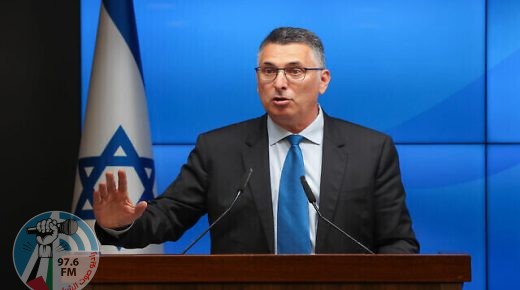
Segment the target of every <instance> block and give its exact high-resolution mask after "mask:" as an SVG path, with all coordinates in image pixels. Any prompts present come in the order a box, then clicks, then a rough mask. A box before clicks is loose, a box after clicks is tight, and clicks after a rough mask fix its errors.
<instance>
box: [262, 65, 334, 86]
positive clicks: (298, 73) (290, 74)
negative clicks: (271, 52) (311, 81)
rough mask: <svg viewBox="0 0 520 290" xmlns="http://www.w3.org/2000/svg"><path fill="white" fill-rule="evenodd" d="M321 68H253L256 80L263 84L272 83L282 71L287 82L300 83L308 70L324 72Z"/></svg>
mask: <svg viewBox="0 0 520 290" xmlns="http://www.w3.org/2000/svg"><path fill="white" fill-rule="evenodd" d="M324 69H325V68H323V67H299V66H291V67H284V68H277V67H274V66H259V67H255V71H256V73H257V74H258V78H259V79H260V80H261V81H264V82H272V81H274V80H275V79H276V77H278V72H279V71H283V73H284V75H285V77H286V78H287V80H290V81H302V80H304V79H305V75H306V74H307V71H308V70H324Z"/></svg>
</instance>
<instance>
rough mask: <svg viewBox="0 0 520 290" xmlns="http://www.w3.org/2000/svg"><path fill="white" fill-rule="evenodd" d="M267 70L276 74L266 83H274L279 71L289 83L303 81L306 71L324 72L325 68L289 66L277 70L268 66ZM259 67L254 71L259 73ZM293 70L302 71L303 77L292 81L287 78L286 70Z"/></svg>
mask: <svg viewBox="0 0 520 290" xmlns="http://www.w3.org/2000/svg"><path fill="white" fill-rule="evenodd" d="M268 67H269V68H271V69H273V70H276V74H275V75H274V78H273V79H272V80H266V81H269V82H274V81H275V80H276V78H277V77H278V74H279V71H281V70H282V71H283V75H284V76H285V78H286V79H287V80H291V81H303V80H304V79H305V77H306V76H307V71H308V70H324V69H325V68H324V67H294V66H292V67H291V66H290V67H283V68H278V67H271V66H268ZM261 68H262V67H261V66H257V67H255V71H256V72H257V73H259V72H261ZM294 68H298V69H303V77H302V78H301V79H293V78H290V77H287V71H286V70H288V69H294Z"/></svg>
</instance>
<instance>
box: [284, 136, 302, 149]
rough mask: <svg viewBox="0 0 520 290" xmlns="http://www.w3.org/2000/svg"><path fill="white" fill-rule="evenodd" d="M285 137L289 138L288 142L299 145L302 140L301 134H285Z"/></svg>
mask: <svg viewBox="0 0 520 290" xmlns="http://www.w3.org/2000/svg"><path fill="white" fill-rule="evenodd" d="M287 139H288V140H289V142H291V145H293V146H294V145H296V146H298V145H300V142H301V141H302V139H303V136H302V135H289V136H287Z"/></svg>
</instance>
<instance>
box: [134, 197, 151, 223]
mask: <svg viewBox="0 0 520 290" xmlns="http://www.w3.org/2000/svg"><path fill="white" fill-rule="evenodd" d="M147 205H148V203H147V202H146V201H140V202H138V203H137V204H136V205H135V212H134V217H133V220H136V219H138V218H139V217H141V216H142V215H143V212H144V211H145V210H146V206H147Z"/></svg>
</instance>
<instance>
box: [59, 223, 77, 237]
mask: <svg viewBox="0 0 520 290" xmlns="http://www.w3.org/2000/svg"><path fill="white" fill-rule="evenodd" d="M77 230H78V222H77V221H75V220H71V219H68V220H64V221H63V222H61V223H59V224H58V232H60V233H62V234H66V235H69V236H70V235H73V234H75V233H76V231H77Z"/></svg>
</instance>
